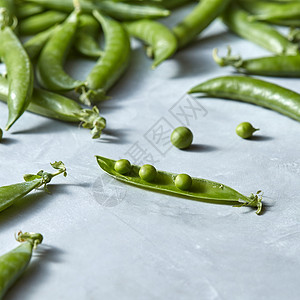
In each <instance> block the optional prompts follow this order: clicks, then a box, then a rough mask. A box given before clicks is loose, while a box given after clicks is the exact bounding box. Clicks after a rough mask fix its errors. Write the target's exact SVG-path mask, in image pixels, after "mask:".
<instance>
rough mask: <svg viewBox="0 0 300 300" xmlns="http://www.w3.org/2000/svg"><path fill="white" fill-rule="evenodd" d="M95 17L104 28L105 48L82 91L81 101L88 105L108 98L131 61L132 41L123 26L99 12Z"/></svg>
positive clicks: (96, 12)
mask: <svg viewBox="0 0 300 300" xmlns="http://www.w3.org/2000/svg"><path fill="white" fill-rule="evenodd" d="M94 16H95V18H96V19H97V20H98V21H99V22H100V24H101V26H102V29H103V32H104V38H105V48H104V52H103V55H102V56H101V58H100V59H99V60H98V61H97V63H96V65H95V66H94V67H93V69H92V70H91V72H90V73H89V75H88V76H87V78H86V85H85V87H84V88H83V89H82V90H81V95H80V100H81V101H82V102H83V103H85V104H88V105H90V103H95V102H98V101H100V100H103V99H105V98H106V96H105V93H106V92H107V91H108V89H109V88H111V87H112V86H113V85H114V84H115V83H116V81H117V80H118V79H119V78H120V77H121V75H122V74H123V73H124V72H125V70H126V68H127V66H128V64H129V59H130V40H129V36H128V34H127V32H126V30H125V29H124V28H123V26H122V25H121V24H120V23H119V22H117V21H115V20H113V19H112V18H110V17H107V16H104V15H103V14H100V13H99V12H98V11H94Z"/></svg>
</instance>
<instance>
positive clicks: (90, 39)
mask: <svg viewBox="0 0 300 300" xmlns="http://www.w3.org/2000/svg"><path fill="white" fill-rule="evenodd" d="M99 33H100V24H99V22H98V21H97V20H96V19H95V18H94V17H93V16H91V15H87V14H85V15H81V16H80V17H79V25H78V29H77V33H76V43H74V47H75V49H76V50H77V51H78V52H79V53H80V54H82V55H84V56H87V57H91V58H99V57H100V56H101V55H102V54H103V50H102V49H101V48H100V46H99Z"/></svg>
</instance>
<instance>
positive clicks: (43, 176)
mask: <svg viewBox="0 0 300 300" xmlns="http://www.w3.org/2000/svg"><path fill="white" fill-rule="evenodd" d="M50 164H51V166H52V167H53V168H54V169H56V170H57V172H54V173H48V172H45V171H44V170H41V171H39V172H38V173H37V174H25V175H24V176H23V178H24V180H25V181H27V182H28V181H32V180H35V179H39V180H40V184H39V186H38V187H40V186H42V185H44V189H45V191H46V192H48V189H47V184H48V183H49V182H50V181H51V179H52V178H53V177H55V176H57V175H59V174H62V173H63V175H64V176H65V177H66V176H67V169H66V167H65V165H64V163H63V162H62V161H55V162H54V163H50ZM38 187H37V188H38Z"/></svg>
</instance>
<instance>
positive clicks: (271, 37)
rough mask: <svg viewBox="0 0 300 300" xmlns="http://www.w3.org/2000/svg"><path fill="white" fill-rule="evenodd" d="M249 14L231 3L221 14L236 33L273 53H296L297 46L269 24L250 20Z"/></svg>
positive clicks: (226, 23)
mask: <svg viewBox="0 0 300 300" xmlns="http://www.w3.org/2000/svg"><path fill="white" fill-rule="evenodd" d="M249 16H250V15H249V14H248V13H247V12H246V11H245V10H243V9H241V8H240V7H239V6H238V5H235V4H232V5H229V6H228V7H227V9H226V10H225V11H224V13H223V14H222V20H223V22H224V23H225V25H226V26H227V27H228V28H229V29H230V30H232V31H233V32H234V33H236V34H237V35H239V36H241V37H243V38H245V39H247V40H249V41H251V42H253V43H256V44H258V45H259V46H261V47H263V48H265V49H267V50H269V51H271V52H273V53H275V54H284V55H289V54H290V55H296V54H298V53H299V52H298V46H297V45H295V44H293V43H291V42H290V41H289V40H288V39H287V38H286V37H284V36H283V35H282V34H280V33H279V32H278V31H277V30H276V29H275V28H273V27H272V26H271V25H269V24H266V23H264V22H259V21H250V20H249Z"/></svg>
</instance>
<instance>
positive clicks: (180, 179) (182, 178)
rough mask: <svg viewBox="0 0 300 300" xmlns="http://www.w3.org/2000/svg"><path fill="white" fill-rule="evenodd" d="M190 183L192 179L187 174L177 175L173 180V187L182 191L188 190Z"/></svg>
mask: <svg viewBox="0 0 300 300" xmlns="http://www.w3.org/2000/svg"><path fill="white" fill-rule="evenodd" d="M192 183H193V180H192V177H191V176H190V175H188V174H179V175H177V176H176V178H175V186H176V187H177V188H179V189H180V190H183V191H187V190H189V189H190V187H191V186H192Z"/></svg>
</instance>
